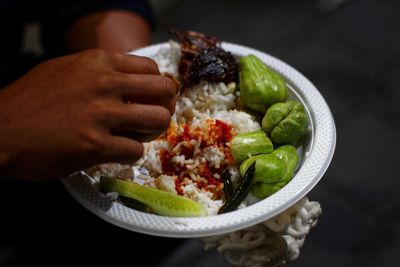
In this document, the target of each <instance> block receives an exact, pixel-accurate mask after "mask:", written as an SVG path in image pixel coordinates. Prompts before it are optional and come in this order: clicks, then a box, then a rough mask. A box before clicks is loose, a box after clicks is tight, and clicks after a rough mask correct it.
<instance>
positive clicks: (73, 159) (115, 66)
mask: <svg viewBox="0 0 400 267" xmlns="http://www.w3.org/2000/svg"><path fill="white" fill-rule="evenodd" d="M176 90H177V88H176V85H175V83H174V82H173V81H172V80H171V79H169V78H167V77H162V76H160V73H159V71H158V67H157V65H156V63H155V62H154V61H152V60H151V59H148V58H144V57H138V56H129V55H125V54H117V53H109V52H105V51H102V50H88V51H85V52H82V53H79V54H74V55H71V56H66V57H62V58H57V59H53V60H50V61H47V62H45V63H42V64H40V65H38V66H37V67H35V68H34V69H33V70H31V71H30V72H28V73H27V74H26V75H24V76H23V77H22V78H20V79H19V80H18V81H16V82H14V83H13V84H11V85H9V86H8V87H6V88H4V89H3V90H2V91H1V92H0V170H1V173H2V176H3V177H7V176H8V177H16V178H22V179H40V180H47V179H53V178H60V177H63V176H66V175H68V174H70V173H72V172H74V171H77V170H80V169H84V168H88V167H90V166H93V165H95V164H99V163H104V162H119V163H128V162H130V163H132V162H134V161H136V160H137V159H139V158H140V157H141V156H142V153H143V146H142V144H141V142H143V141H149V140H150V139H152V138H154V137H156V136H158V135H159V134H161V133H162V132H163V131H164V130H165V129H166V128H167V127H168V125H169V120H170V116H171V114H173V113H174V107H175V98H176ZM127 99H129V103H127Z"/></svg>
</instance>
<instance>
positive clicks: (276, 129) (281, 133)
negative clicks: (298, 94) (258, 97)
mask: <svg viewBox="0 0 400 267" xmlns="http://www.w3.org/2000/svg"><path fill="white" fill-rule="evenodd" d="M262 129H263V131H265V132H266V133H267V134H268V135H269V136H270V137H271V139H272V141H274V142H275V143H276V144H292V145H295V144H296V143H298V142H299V141H300V140H301V139H302V138H303V137H304V136H305V135H306V134H307V132H308V118H307V115H306V113H305V110H304V107H303V105H302V104H301V103H299V102H297V101H288V102H285V103H276V104H274V105H272V106H271V107H270V108H268V110H267V112H266V113H265V116H264V118H263V120H262Z"/></svg>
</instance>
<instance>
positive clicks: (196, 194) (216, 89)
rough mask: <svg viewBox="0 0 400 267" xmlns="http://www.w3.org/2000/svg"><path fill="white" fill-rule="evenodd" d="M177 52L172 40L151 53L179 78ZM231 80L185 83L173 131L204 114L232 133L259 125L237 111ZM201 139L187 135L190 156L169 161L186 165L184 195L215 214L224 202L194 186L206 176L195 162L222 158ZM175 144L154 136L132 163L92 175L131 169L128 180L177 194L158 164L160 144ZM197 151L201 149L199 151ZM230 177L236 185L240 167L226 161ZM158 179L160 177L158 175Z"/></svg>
mask: <svg viewBox="0 0 400 267" xmlns="http://www.w3.org/2000/svg"><path fill="white" fill-rule="evenodd" d="M180 57H181V52H180V46H179V44H177V43H175V42H170V43H169V46H167V47H163V48H161V49H160V50H159V52H158V53H157V54H156V55H155V56H154V58H153V59H154V60H155V61H156V62H157V64H158V66H159V69H160V72H161V73H163V72H167V73H169V74H171V75H173V76H175V77H178V75H179V74H178V64H179V60H180ZM235 87H236V86H235V84H234V83H232V84H229V85H226V84H224V83H222V82H220V83H214V84H211V83H206V82H201V83H200V84H198V85H195V86H193V87H192V88H188V89H186V90H185V92H184V93H183V94H182V95H180V96H178V99H177V103H176V111H175V114H174V115H173V116H172V118H171V123H172V124H173V125H178V128H177V132H178V134H179V133H182V132H183V128H182V127H180V126H179V125H182V124H183V123H186V124H188V125H189V126H190V127H194V128H196V127H198V128H200V129H204V130H207V129H205V127H207V125H205V123H204V122H205V121H206V120H207V119H212V120H215V119H218V120H220V121H222V122H224V123H226V124H228V125H230V126H231V127H232V129H233V131H234V132H236V133H244V132H249V131H254V130H258V129H260V128H261V127H260V124H259V123H258V122H257V121H256V120H255V118H254V117H253V116H252V115H250V114H248V113H245V112H242V111H239V110H236V109H235V108H236V106H237V104H236V101H237V95H238V93H237V92H235V91H236V88H235ZM200 143H201V140H190V142H189V144H190V145H191V146H192V147H194V155H193V158H190V159H186V158H185V156H184V155H179V154H177V155H176V156H174V157H173V158H172V159H171V162H172V163H173V164H176V165H179V166H184V167H185V168H186V169H187V170H189V176H190V179H188V178H185V183H184V184H183V186H182V191H183V196H185V197H188V198H190V199H192V200H194V201H197V202H198V203H200V204H202V205H203V206H204V207H206V208H207V210H208V214H209V215H215V214H217V212H218V210H219V208H220V207H221V206H222V205H223V204H224V203H223V200H221V199H215V197H214V199H213V194H212V193H211V192H209V191H205V190H204V189H203V190H202V189H200V188H198V187H197V185H196V182H198V181H202V180H204V179H205V178H203V177H201V176H200V175H199V172H198V170H197V167H198V166H199V165H201V164H204V163H207V164H208V166H210V167H213V168H217V169H218V168H220V166H221V164H222V163H223V162H224V161H225V154H224V153H223V152H222V151H220V150H219V149H218V147H216V146H208V147H205V148H203V149H202V150H200V149H199V147H200ZM180 145H181V144H178V145H177V146H176V147H171V145H170V144H169V142H168V141H166V140H160V139H157V140H155V141H152V142H149V143H146V144H144V147H145V151H144V156H143V157H142V158H141V159H140V160H139V161H138V162H136V163H135V164H134V165H132V166H128V165H120V166H119V167H116V165H115V164H113V165H109V166H110V168H107V165H102V168H101V169H100V170H97V173H95V175H97V176H98V175H99V174H101V173H106V174H107V175H109V176H114V177H118V174H120V173H121V172H124V173H125V176H129V175H127V173H129V171H126V170H125V171H124V170H123V169H129V170H131V172H130V175H131V179H132V180H134V181H135V182H138V183H140V184H146V185H149V186H153V187H157V188H159V189H161V190H165V191H168V192H172V193H175V194H176V193H177V190H176V189H175V187H174V186H175V184H174V180H175V179H176V178H177V176H169V175H164V174H163V171H162V164H161V159H160V149H164V150H167V151H173V150H178V151H179V150H180V149H181V148H180V147H179V146H180ZM200 152H201V153H200ZM227 168H228V170H229V173H230V175H231V179H232V181H233V183H234V184H238V183H239V181H240V179H241V178H240V175H239V171H238V166H227ZM219 176H220V175H219V174H217V173H216V174H214V178H215V179H220V177H219ZM157 179H158V182H156V180H157ZM208 188H210V189H213V188H215V185H212V184H211V185H208Z"/></svg>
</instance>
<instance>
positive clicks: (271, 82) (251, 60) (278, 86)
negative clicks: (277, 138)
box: [239, 55, 288, 114]
mask: <svg viewBox="0 0 400 267" xmlns="http://www.w3.org/2000/svg"><path fill="white" fill-rule="evenodd" d="M239 82H240V96H241V98H242V99H243V101H244V103H245V104H246V106H248V107H249V108H250V109H252V110H254V111H257V112H260V113H262V114H264V113H265V111H266V110H267V108H268V107H269V106H271V105H273V104H275V103H277V102H283V101H285V100H286V99H287V97H288V89H287V87H286V84H285V81H284V79H283V78H282V77H281V76H280V75H279V74H278V73H276V72H275V71H273V70H271V69H270V68H269V67H267V66H266V65H265V64H264V62H262V61H261V59H259V58H258V57H256V56H255V55H248V56H244V57H242V58H241V59H240V61H239Z"/></svg>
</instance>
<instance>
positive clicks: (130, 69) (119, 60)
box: [111, 53, 160, 75]
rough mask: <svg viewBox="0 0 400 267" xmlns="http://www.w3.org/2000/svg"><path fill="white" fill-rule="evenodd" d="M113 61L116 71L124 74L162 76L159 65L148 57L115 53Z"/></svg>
mask: <svg viewBox="0 0 400 267" xmlns="http://www.w3.org/2000/svg"><path fill="white" fill-rule="evenodd" d="M111 61H112V65H113V67H114V69H115V70H116V71H119V72H122V73H135V74H153V75H160V71H159V70H158V65H157V63H156V62H155V61H154V60H152V59H151V58H148V57H142V56H137V55H129V54H120V53H115V54H114V56H113V57H112V59H111Z"/></svg>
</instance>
